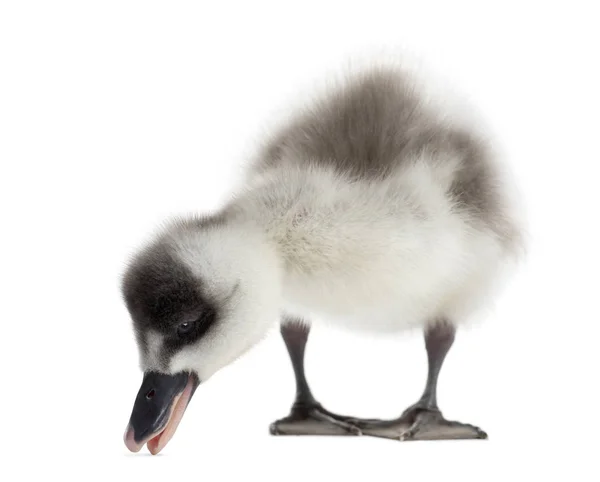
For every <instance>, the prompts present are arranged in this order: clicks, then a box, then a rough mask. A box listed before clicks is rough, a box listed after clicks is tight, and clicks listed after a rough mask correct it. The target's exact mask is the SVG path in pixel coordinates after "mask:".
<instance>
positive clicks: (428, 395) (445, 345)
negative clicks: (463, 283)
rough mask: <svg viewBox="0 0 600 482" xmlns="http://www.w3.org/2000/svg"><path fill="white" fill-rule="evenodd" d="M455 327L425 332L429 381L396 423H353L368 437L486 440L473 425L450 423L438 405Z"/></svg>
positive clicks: (442, 325)
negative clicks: (444, 369) (440, 377)
mask: <svg viewBox="0 0 600 482" xmlns="http://www.w3.org/2000/svg"><path fill="white" fill-rule="evenodd" d="M454 335H455V328H454V326H452V325H451V324H450V323H447V322H445V321H442V322H438V323H436V324H434V325H432V326H430V327H428V328H427V329H426V330H425V348H426V350H427V361H428V371H427V382H426V384H425V390H424V391H423V394H422V395H421V398H420V399H419V401H418V402H417V403H415V404H414V405H411V406H410V407H409V408H407V409H406V410H405V411H404V413H403V414H402V416H400V418H398V419H396V420H387V421H384V420H362V421H361V420H359V419H355V420H349V421H350V422H351V423H353V424H355V425H357V426H358V427H359V428H361V430H362V431H363V433H364V434H365V435H372V436H377V437H386V438H396V439H400V440H444V439H483V438H487V434H486V433H485V432H484V431H483V430H481V429H479V428H478V427H475V426H473V425H469V424H464V423H459V422H453V421H449V420H446V419H445V418H444V417H443V416H442V413H441V412H440V410H439V408H438V404H437V382H438V377H439V374H440V370H441V369H442V365H443V363H444V359H445V358H446V355H447V353H448V351H449V350H450V347H451V346H452V344H453V342H454Z"/></svg>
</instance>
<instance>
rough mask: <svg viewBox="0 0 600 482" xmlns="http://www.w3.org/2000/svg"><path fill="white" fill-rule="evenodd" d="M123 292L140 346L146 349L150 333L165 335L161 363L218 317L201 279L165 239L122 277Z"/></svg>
mask: <svg viewBox="0 0 600 482" xmlns="http://www.w3.org/2000/svg"><path fill="white" fill-rule="evenodd" d="M122 293H123V298H124V300H125V303H126V305H127V309H128V310H129V313H130V315H131V318H132V320H133V325H134V329H135V333H136V337H137V340H138V343H139V345H140V349H141V350H143V351H144V352H146V351H147V333H148V332H149V331H150V330H152V331H154V332H157V333H159V334H160V335H161V336H162V338H163V341H164V342H163V353H162V354H161V355H162V357H161V362H162V363H163V364H165V365H166V364H167V363H168V359H169V358H170V356H171V355H172V354H173V353H175V352H176V351H177V350H178V349H179V348H181V347H183V346H185V345H187V344H190V343H193V342H194V341H196V340H197V339H199V338H200V337H201V336H203V335H204V334H205V333H206V332H207V331H208V329H209V328H210V327H211V325H212V324H213V322H214V321H215V320H216V314H217V313H216V310H215V307H214V306H213V304H212V303H211V302H210V301H209V300H208V299H207V297H206V296H204V295H203V293H202V281H201V280H200V279H198V278H197V277H196V276H194V274H193V273H192V272H191V271H190V269H189V268H188V267H187V266H185V265H184V264H183V263H182V262H181V261H180V260H179V259H178V257H177V256H176V254H175V253H174V251H173V249H172V248H171V247H170V246H169V245H168V244H167V243H165V242H162V241H157V242H155V243H154V244H152V245H150V246H148V247H146V248H145V249H144V250H143V251H142V252H141V253H140V254H138V255H137V256H136V257H135V259H134V260H133V261H132V263H131V264H130V266H129V267H128V269H127V271H126V273H125V276H124V278H123V284H122Z"/></svg>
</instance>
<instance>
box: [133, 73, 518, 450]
mask: <svg viewBox="0 0 600 482" xmlns="http://www.w3.org/2000/svg"><path fill="white" fill-rule="evenodd" d="M443 105H444V104H443V102H441V103H438V102H436V101H434V100H432V98H430V97H429V96H428V95H426V92H425V91H424V90H423V89H421V88H420V84H419V82H417V80H416V77H414V76H413V75H411V74H410V73H409V72H407V71H406V70H405V69H402V68H400V67H398V66H397V65H395V64H394V65H392V64H390V65H388V64H382V65H371V66H369V67H368V68H365V69H362V70H360V71H357V72H354V73H353V74H351V75H349V76H348V77H346V78H345V80H344V81H343V82H340V83H338V84H336V87H335V88H333V89H330V90H329V91H327V92H325V93H324V94H322V95H320V96H317V98H316V99H315V100H314V101H313V102H312V103H309V104H308V105H307V106H306V107H305V108H302V109H298V111H296V112H294V114H293V115H292V116H291V117H290V118H289V119H288V120H286V121H285V122H284V123H283V125H281V126H280V127H279V128H278V129H277V130H275V131H274V132H273V134H272V135H271V136H270V137H269V138H267V139H265V141H264V143H263V144H262V146H261V148H260V149H259V152H258V154H257V155H256V156H254V158H253V159H252V162H251V164H250V168H249V169H248V170H247V172H246V176H245V179H244V181H245V182H244V184H243V186H242V187H241V188H239V189H237V190H236V191H235V192H234V194H233V196H232V198H231V199H230V201H229V202H227V203H226V204H225V205H224V206H223V207H222V209H220V210H219V211H218V212H216V213H213V214H207V215H195V216H191V217H179V218H176V219H172V220H169V221H168V222H167V223H166V225H165V226H164V227H163V229H162V230H160V232H158V233H155V234H154V235H153V236H152V237H151V239H150V240H149V241H148V242H147V243H146V244H145V245H144V246H143V248H142V249H141V250H140V251H139V252H137V253H136V254H135V255H134V256H133V258H132V260H131V261H130V263H129V264H128V267H127V269H126V270H125V273H124V276H123V282H122V293H123V298H124V302H125V304H126V306H127V309H128V311H129V313H130V315H131V319H132V322H133V328H134V331H135V335H136V340H137V345H138V348H139V355H140V364H141V368H142V370H143V372H144V378H143V381H142V385H141V387H140V389H139V392H138V395H137V398H136V400H135V404H134V408H133V411H132V414H131V418H130V421H129V424H128V426H127V429H126V431H125V436H124V439H125V444H126V446H127V447H128V448H129V449H130V450H132V451H139V450H140V449H141V448H142V447H143V445H144V444H147V445H148V449H149V450H150V452H151V453H153V454H156V453H158V452H159V451H160V450H162V449H163V448H164V447H165V445H166V444H167V443H168V441H169V440H170V438H171V437H172V436H173V434H174V433H175V429H176V428H177V425H178V424H179V422H180V421H181V419H182V417H183V414H184V412H185V410H186V407H187V405H188V403H189V401H190V399H191V398H192V396H193V394H194V392H195V390H196V388H197V387H198V385H199V384H201V383H202V382H204V381H206V380H208V379H209V378H210V377H211V376H212V375H214V374H215V373H216V372H217V371H218V370H219V369H221V368H223V367H224V366H226V365H228V364H229V363H231V362H232V361H234V360H235V359H236V358H238V357H239V356H241V355H242V354H243V353H245V352H246V351H247V350H249V349H250V348H252V347H253V346H255V345H256V344H258V343H259V341H261V339H263V337H264V336H265V335H266V334H267V332H268V331H269V330H270V329H271V328H272V327H273V325H274V324H275V323H277V322H279V323H280V331H281V336H282V338H283V341H284V343H285V345H286V347H287V350H288V352H289V356H290V359H291V364H292V367H293V370H294V374H295V379H296V398H295V401H294V403H293V405H292V408H291V412H290V414H289V415H288V416H287V417H285V418H283V419H280V420H277V421H275V422H274V423H273V424H272V425H271V426H270V432H271V433H272V434H274V435H303V434H307V435H361V434H362V435H371V436H377V437H386V438H393V439H399V440H423V439H428V440H440V439H484V438H487V435H486V433H485V432H484V431H483V430H481V429H480V428H478V427H476V426H473V425H470V424H465V423H460V422H456V421H450V420H447V419H446V418H445V417H444V416H443V415H442V412H441V411H440V409H439V407H438V404H437V396H436V394H437V381H438V376H439V373H440V370H441V367H442V365H443V362H444V358H445V357H446V355H447V353H448V351H449V350H450V348H451V346H452V344H453V341H454V337H455V333H456V330H457V327H458V326H460V325H461V324H463V323H466V322H467V321H469V320H471V319H473V318H474V317H475V316H476V315H477V314H478V313H480V312H481V310H482V309H484V308H486V307H487V306H488V305H489V303H490V302H491V301H492V300H493V299H494V298H495V296H496V295H497V293H498V289H499V287H500V286H502V285H504V280H505V279H506V277H507V276H506V275H507V273H510V272H511V269H510V268H511V267H512V266H514V265H515V264H516V262H517V261H518V259H519V258H520V253H521V251H522V247H523V243H522V239H523V227H522V225H521V222H520V221H519V218H518V216H517V214H518V207H517V205H516V204H517V203H516V202H515V198H514V196H513V194H512V188H513V184H512V181H511V180H510V179H509V177H508V176H507V175H506V169H505V166H503V165H502V164H501V163H500V162H499V161H498V159H497V157H498V156H497V155H496V153H495V150H494V148H493V145H492V142H491V140H490V139H489V138H488V136H487V135H486V133H484V132H483V129H481V128H480V125H479V124H478V123H475V122H473V121H471V120H469V118H468V117H467V116H463V115H462V113H461V112H459V111H458V110H457V111H453V110H452V109H448V110H445V109H444V108H443ZM321 320H327V321H328V322H329V323H333V324H337V325H339V326H341V327H344V328H347V329H349V330H355V331H358V332H363V333H368V332H376V333H380V334H382V335H384V336H385V335H386V334H387V335H389V336H392V335H394V334H396V333H398V332H401V331H406V330H408V329H413V328H415V327H418V328H420V329H421V330H422V331H423V334H424V339H425V348H426V351H427V358H428V374H427V380H426V383H425V390H424V392H423V394H422V396H421V397H420V398H419V399H418V401H417V402H416V403H414V404H413V405H412V406H410V407H409V408H407V409H406V410H404V411H403V412H401V415H400V416H399V417H398V418H396V419H394V420H376V419H369V420H365V419H360V418H357V417H351V416H346V415H339V414H336V413H334V412H331V411H329V410H327V409H326V408H324V407H323V406H322V405H321V404H320V403H319V402H318V401H317V398H316V397H315V396H314V395H313V393H312V392H311V390H310V387H309V383H308V381H307V379H306V376H305V373H304V351H305V346H306V343H307V340H308V336H309V333H310V328H311V326H312V324H313V323H318V322H320V321H321Z"/></svg>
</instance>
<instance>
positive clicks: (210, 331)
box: [122, 217, 280, 454]
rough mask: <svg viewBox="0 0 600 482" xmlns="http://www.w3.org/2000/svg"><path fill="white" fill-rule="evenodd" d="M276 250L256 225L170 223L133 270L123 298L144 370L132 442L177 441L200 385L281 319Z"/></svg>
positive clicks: (136, 446) (128, 436)
mask: <svg viewBox="0 0 600 482" xmlns="http://www.w3.org/2000/svg"><path fill="white" fill-rule="evenodd" d="M279 276H280V270H279V266H278V260H277V256H276V253H275V250H274V249H272V248H271V246H270V245H269V243H268V242H266V240H265V238H264V236H263V235H262V233H261V232H260V231H259V230H258V229H256V228H255V227H253V226H252V225H249V224H243V223H239V224H235V223H230V222H227V220H225V219H223V218H221V217H211V218H193V219H187V220H177V221H174V222H172V223H170V224H169V225H168V226H167V227H166V228H165V229H164V230H162V231H161V233H159V234H158V235H156V236H155V237H154V238H153V239H152V240H151V241H150V242H149V243H148V244H147V245H146V246H145V247H144V248H143V249H141V250H140V251H139V252H138V253H137V254H136V255H135V256H134V257H133V259H132V260H131V262H130V263H129V265H128V267H127V269H126V271H125V274H124V277H123V283H122V293H123V298H124V300H125V304H126V306H127V309H128V311H129V313H130V315H131V319H132V321H133V327H134V332H135V335H136V340H137V345H138V350H139V358H140V365H141V368H142V370H143V372H144V378H143V381H142V386H141V387H140V389H139V392H138V395H137V398H136V400H135V404H134V407H133V411H132V414H131V419H130V421H129V425H128V427H127V430H126V432H125V444H126V445H127V447H128V448H129V449H130V450H131V451H134V452H137V451H139V450H140V449H141V448H142V446H143V445H144V444H145V443H147V444H148V449H149V450H150V452H151V453H153V454H156V453H158V452H159V451H160V450H162V449H163V448H164V446H165V445H166V444H167V442H168V441H169V440H170V438H171V437H172V436H173V434H174V432H175V429H176V428H177V425H178V424H179V422H180V420H181V418H182V416H183V413H184V411H185V409H186V407H187V405H188V403H189V401H190V399H191V397H192V395H193V394H194V392H195V390H196V388H197V387H198V385H199V384H200V383H202V382H204V381H206V380H207V379H208V378H209V377H211V376H212V375H213V374H214V373H215V372H216V371H218V370H219V369H221V368H223V367H224V366H226V365H228V364H229V363H231V362H232V361H234V360H235V359H236V358H238V357H239V356H240V355H242V354H243V353H244V352H246V351H247V350H248V349H249V348H251V347H252V346H254V345H255V344H257V343H258V342H259V341H260V340H261V339H262V338H263V337H264V336H265V335H266V333H267V332H268V330H269V328H270V327H271V326H272V325H273V324H274V322H275V321H276V319H277V316H278V314H279V313H278V312H279V297H280V292H279V289H280V280H279Z"/></svg>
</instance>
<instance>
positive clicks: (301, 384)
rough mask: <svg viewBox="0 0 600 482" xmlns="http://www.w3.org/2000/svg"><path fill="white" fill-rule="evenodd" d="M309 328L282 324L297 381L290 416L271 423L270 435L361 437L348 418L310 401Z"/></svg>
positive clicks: (311, 397) (313, 399) (282, 334)
mask: <svg viewBox="0 0 600 482" xmlns="http://www.w3.org/2000/svg"><path fill="white" fill-rule="evenodd" d="M309 332H310V327H309V326H307V325H306V324H303V323H301V322H299V321H297V320H284V322H283V323H282V325H281V336H282V337H283V340H284V342H285V346H286V347H287V349H288V352H289V354H290V359H291V361H292V367H293V369H294V375H295V377H296V400H295V402H294V404H293V405H292V410H291V412H290V414H289V415H288V416H287V417H285V418H282V419H281V420H277V421H276V422H273V423H272V424H271V427H270V432H271V434H273V435H360V429H358V428H357V427H356V426H355V425H353V424H351V423H349V422H346V421H345V420H346V419H348V418H349V417H344V416H340V415H336V414H334V413H331V412H329V411H327V410H325V409H324V408H323V407H322V406H321V404H320V403H319V402H317V400H316V399H315V398H314V397H313V395H312V393H311V391H310V388H309V386H308V382H307V381H306V377H305V375H304V349H305V347H306V340H307V339H308V334H309Z"/></svg>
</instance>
